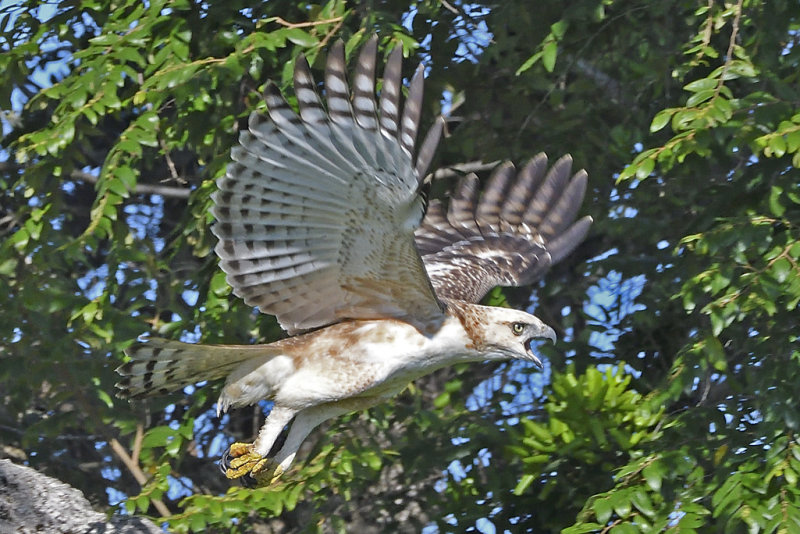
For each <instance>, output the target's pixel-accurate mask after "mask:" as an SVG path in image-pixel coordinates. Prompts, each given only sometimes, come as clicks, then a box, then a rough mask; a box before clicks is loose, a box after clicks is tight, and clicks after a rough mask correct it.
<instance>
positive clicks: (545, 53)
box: [542, 40, 558, 72]
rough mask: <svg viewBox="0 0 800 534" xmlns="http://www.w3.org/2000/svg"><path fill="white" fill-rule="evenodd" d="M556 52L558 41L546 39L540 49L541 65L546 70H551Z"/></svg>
mask: <svg viewBox="0 0 800 534" xmlns="http://www.w3.org/2000/svg"><path fill="white" fill-rule="evenodd" d="M557 53H558V43H557V42H556V41H555V40H552V41H548V42H546V43H545V44H544V48H543V49H542V65H543V66H544V69H545V70H546V71H547V72H553V69H554V68H555V66H556V55H557Z"/></svg>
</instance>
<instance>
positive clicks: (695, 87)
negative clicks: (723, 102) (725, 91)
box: [683, 78, 719, 93]
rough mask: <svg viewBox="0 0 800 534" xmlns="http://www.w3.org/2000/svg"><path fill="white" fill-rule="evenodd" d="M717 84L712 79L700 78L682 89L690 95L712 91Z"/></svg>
mask: <svg viewBox="0 0 800 534" xmlns="http://www.w3.org/2000/svg"><path fill="white" fill-rule="evenodd" d="M718 83H719V82H718V81H717V80H716V79H714V78H701V79H699V80H695V81H693V82H691V83H687V84H686V85H684V86H683V89H684V90H686V91H689V92H692V93H696V92H698V91H706V90H708V89H714V88H716V87H717V84H718Z"/></svg>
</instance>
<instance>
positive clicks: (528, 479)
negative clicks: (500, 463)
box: [514, 474, 536, 497]
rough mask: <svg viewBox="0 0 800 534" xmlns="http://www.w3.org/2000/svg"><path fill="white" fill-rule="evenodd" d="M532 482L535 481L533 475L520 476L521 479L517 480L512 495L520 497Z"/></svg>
mask: <svg viewBox="0 0 800 534" xmlns="http://www.w3.org/2000/svg"><path fill="white" fill-rule="evenodd" d="M534 480H536V476H535V475H531V474H526V475H522V478H521V479H520V480H519V482H518V483H517V486H516V487H515V488H514V495H516V496H517V497H519V496H520V495H522V494H523V493H525V490H526V489H528V487H529V486H530V485H531V484H532V483H533V481H534Z"/></svg>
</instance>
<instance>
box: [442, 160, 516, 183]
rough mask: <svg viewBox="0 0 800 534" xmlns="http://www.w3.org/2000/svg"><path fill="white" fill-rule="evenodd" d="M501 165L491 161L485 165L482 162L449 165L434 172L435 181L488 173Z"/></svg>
mask: <svg viewBox="0 0 800 534" xmlns="http://www.w3.org/2000/svg"><path fill="white" fill-rule="evenodd" d="M499 164H500V162H499V161H490V162H489V163H484V162H482V161H469V162H467V163H456V164H455V165H448V166H447V167H444V168H442V169H439V170H438V171H436V172H434V173H433V179H434V180H440V179H442V178H452V177H453V176H461V175H462V174H468V173H471V172H480V171H488V170H489V169H494V168H495V167H497V165H499Z"/></svg>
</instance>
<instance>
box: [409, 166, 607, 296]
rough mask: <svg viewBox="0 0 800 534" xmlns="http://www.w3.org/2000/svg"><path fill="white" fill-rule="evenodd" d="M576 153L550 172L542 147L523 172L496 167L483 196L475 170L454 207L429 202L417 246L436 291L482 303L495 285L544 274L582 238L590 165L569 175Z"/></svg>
mask: <svg viewBox="0 0 800 534" xmlns="http://www.w3.org/2000/svg"><path fill="white" fill-rule="evenodd" d="M571 168H572V158H571V157H570V156H564V157H562V158H561V159H559V160H558V161H557V162H556V163H555V164H554V165H553V167H552V168H551V169H550V171H549V172H546V170H547V156H545V155H544V154H539V155H537V156H536V157H534V158H533V159H532V160H531V161H530V162H529V163H528V164H527V165H525V167H523V168H522V170H521V171H519V172H518V173H516V172H515V169H514V167H513V165H511V164H510V163H505V164H503V165H501V166H500V167H498V168H497V169H496V170H495V171H494V173H492V176H491V177H490V179H489V183H488V185H487V186H486V190H485V191H484V193H483V195H481V196H480V198H479V183H478V177H477V176H475V175H474V174H470V175H467V176H466V177H464V178H463V179H462V181H461V182H460V183H459V185H458V187H457V188H456V191H455V193H454V194H453V195H452V197H451V198H450V205H449V208H448V209H447V210H446V211H445V208H444V206H443V205H442V204H441V203H440V202H438V201H433V202H431V204H430V206H429V207H428V213H427V215H426V216H425V219H424V220H423V222H422V225H421V226H420V227H419V228H418V229H417V231H416V242H417V248H418V250H419V252H420V254H422V259H423V261H424V262H425V268H426V269H427V271H428V276H429V277H430V279H431V283H432V284H433V287H434V289H435V290H436V295H437V296H438V297H439V298H449V299H457V300H465V301H468V302H478V301H480V299H482V298H483V297H484V295H486V293H487V292H488V291H489V290H490V289H492V288H493V287H495V286H521V285H526V284H530V283H531V282H534V281H535V280H537V279H538V278H540V277H541V276H542V275H543V274H544V273H545V272H546V271H547V269H548V268H549V267H550V265H551V264H553V263H556V262H558V261H560V260H561V259H562V258H564V257H565V256H566V255H568V254H569V253H570V252H572V250H573V249H574V248H575V247H576V246H578V244H579V243H580V242H581V241H583V238H584V237H585V236H586V233H587V232H588V230H589V226H590V225H591V223H592V219H591V217H588V216H587V217H583V218H582V219H580V220H578V221H577V222H574V223H573V221H574V220H575V215H576V213H577V211H578V208H579V207H580V205H581V202H582V201H583V196H584V194H585V192H586V179H587V176H586V172H585V171H583V170H581V171H579V172H578V173H576V174H575V175H574V176H573V177H572V178H571V179H570V173H571Z"/></svg>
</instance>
